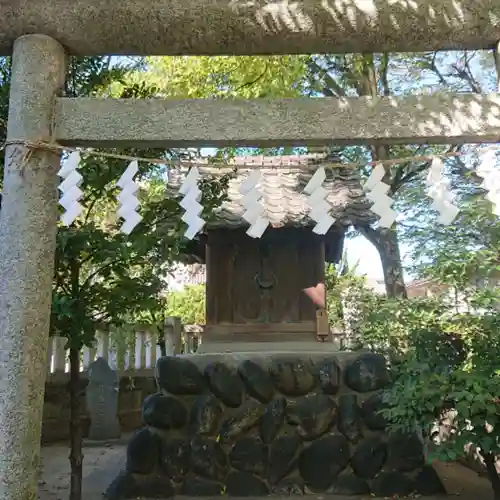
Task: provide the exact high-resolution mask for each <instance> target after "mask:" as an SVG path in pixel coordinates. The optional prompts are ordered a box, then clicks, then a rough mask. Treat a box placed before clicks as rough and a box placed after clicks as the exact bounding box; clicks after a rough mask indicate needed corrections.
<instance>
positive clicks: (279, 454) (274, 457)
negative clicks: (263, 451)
mask: <svg viewBox="0 0 500 500" xmlns="http://www.w3.org/2000/svg"><path fill="white" fill-rule="evenodd" d="M301 452H302V441H301V440H300V438H299V437H298V436H294V435H291V436H282V437H279V438H277V439H276V440H275V441H274V442H273V443H272V445H271V446H270V449H269V466H268V470H267V476H268V478H269V481H270V483H271V484H275V483H277V482H278V481H280V480H281V479H283V478H284V477H285V476H286V475H287V474H288V473H289V472H291V471H292V470H293V469H294V468H295V466H296V465H297V463H298V461H299V457H300V454H301Z"/></svg>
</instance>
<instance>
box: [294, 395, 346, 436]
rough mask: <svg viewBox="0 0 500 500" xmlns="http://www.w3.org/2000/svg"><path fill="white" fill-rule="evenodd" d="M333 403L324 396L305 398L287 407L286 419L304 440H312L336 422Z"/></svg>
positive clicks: (335, 409) (336, 410)
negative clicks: (295, 427) (294, 426)
mask: <svg viewBox="0 0 500 500" xmlns="http://www.w3.org/2000/svg"><path fill="white" fill-rule="evenodd" d="M337 416H338V409H337V405H336V404H335V401H333V399H331V398H330V397H329V396H326V395H324V394H320V395H312V396H305V397H303V398H300V399H298V400H297V401H296V402H295V404H293V405H291V404H289V405H288V407H287V419H288V422H290V423H291V424H293V425H296V426H297V432H298V433H299V435H300V436H301V437H302V438H304V439H314V438H317V437H319V436H321V435H322V434H324V433H325V432H326V431H328V430H329V429H330V428H331V427H332V426H333V425H334V424H335V422H336V421H337Z"/></svg>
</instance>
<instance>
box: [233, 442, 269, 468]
mask: <svg viewBox="0 0 500 500" xmlns="http://www.w3.org/2000/svg"><path fill="white" fill-rule="evenodd" d="M229 460H230V462H231V465H232V466H233V467H234V468H235V469H238V470H241V471H245V472H253V473H255V474H261V475H262V474H264V473H265V471H266V468H267V447H266V446H265V445H264V444H263V443H262V441H261V440H260V439H259V438H251V437H248V438H242V439H238V441H236V443H235V444H234V446H233V448H232V450H231V453H230V454H229Z"/></svg>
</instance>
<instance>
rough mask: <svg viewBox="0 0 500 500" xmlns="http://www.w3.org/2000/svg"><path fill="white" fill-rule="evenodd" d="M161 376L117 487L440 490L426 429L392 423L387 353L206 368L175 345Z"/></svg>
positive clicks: (144, 490)
mask: <svg viewBox="0 0 500 500" xmlns="http://www.w3.org/2000/svg"><path fill="white" fill-rule="evenodd" d="M350 356H351V359H352V354H351V355H350ZM157 382H158V386H159V388H160V392H159V393H157V394H153V395H151V396H149V397H147V398H146V399H145V400H144V404H143V408H142V415H143V421H144V424H145V425H146V426H147V427H145V428H144V429H141V430H140V431H138V432H137V433H136V434H135V436H134V437H133V438H132V440H131V442H130V443H129V446H128V450H127V470H126V472H124V473H123V474H121V475H120V476H119V477H118V478H117V480H116V481H115V482H114V483H113V485H112V486H111V488H110V491H111V492H113V491H114V492H115V493H116V494H115V497H114V498H118V496H120V495H121V498H124V497H129V498H130V497H134V496H152V497H154V496H160V497H163V498H166V497H168V496H171V495H173V494H174V493H181V494H185V495H190V496H216V495H222V494H224V493H227V494H228V495H230V496H248V495H251V496H259V495H266V494H268V493H270V492H272V493H274V494H281V495H283V494H286V495H289V494H292V493H293V494H301V493H302V492H304V491H306V492H308V491H311V492H329V493H336V494H342V495H347V494H352V495H363V494H367V493H372V494H374V495H379V496H380V495H382V496H391V495H395V494H406V493H407V492H408V491H410V492H418V493H421V494H427V495H429V494H434V493H436V492H439V491H440V489H439V488H440V487H441V486H440V484H441V483H440V481H439V478H437V476H436V475H435V473H434V475H433V469H432V468H429V467H427V468H426V467H425V466H424V465H423V458H422V450H421V445H420V442H419V441H418V438H417V440H415V437H414V436H403V435H400V436H387V435H386V434H385V424H386V423H385V421H384V419H383V418H382V417H381V415H380V413H379V411H380V409H382V408H383V400H382V397H381V391H382V390H383V389H384V388H385V387H386V386H387V385H388V384H389V383H390V376H389V372H388V370H387V368H386V364H385V360H384V358H383V357H382V356H378V355H375V354H370V353H364V354H361V355H359V356H357V357H355V358H354V359H352V361H351V362H350V363H348V364H347V365H346V366H345V368H344V369H342V368H341V365H339V363H338V362H337V360H336V359H335V358H334V357H323V358H321V359H319V360H317V361H313V360H311V359H310V358H309V357H308V356H295V357H283V356H279V357H276V358H274V359H271V360H270V362H269V363H268V364H261V362H260V361H256V360H251V359H247V360H244V361H242V362H241V363H239V365H238V366H237V368H235V367H233V365H231V364H227V363H225V362H223V361H212V362H209V363H208V364H207V365H206V366H204V368H203V370H202V369H199V368H198V367H197V365H196V364H195V363H193V362H192V361H191V360H189V359H187V358H181V357H164V358H161V359H160V360H158V363H157ZM113 488H114V490H113ZM110 496H111V497H113V494H110Z"/></svg>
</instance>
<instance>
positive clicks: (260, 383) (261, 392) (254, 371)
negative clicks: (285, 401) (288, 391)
mask: <svg viewBox="0 0 500 500" xmlns="http://www.w3.org/2000/svg"><path fill="white" fill-rule="evenodd" d="M238 373H239V374H240V377H241V378H242V379H243V382H244V383H245V387H246V388H247V391H248V394H250V396H252V397H253V398H255V399H257V400H258V401H260V402H261V403H269V401H271V399H272V398H273V394H274V382H273V379H272V377H271V374H270V373H269V371H268V370H266V369H265V368H263V367H262V366H260V365H259V364H257V363H255V362H254V361H251V360H246V361H243V363H241V365H240V366H239V367H238Z"/></svg>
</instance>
